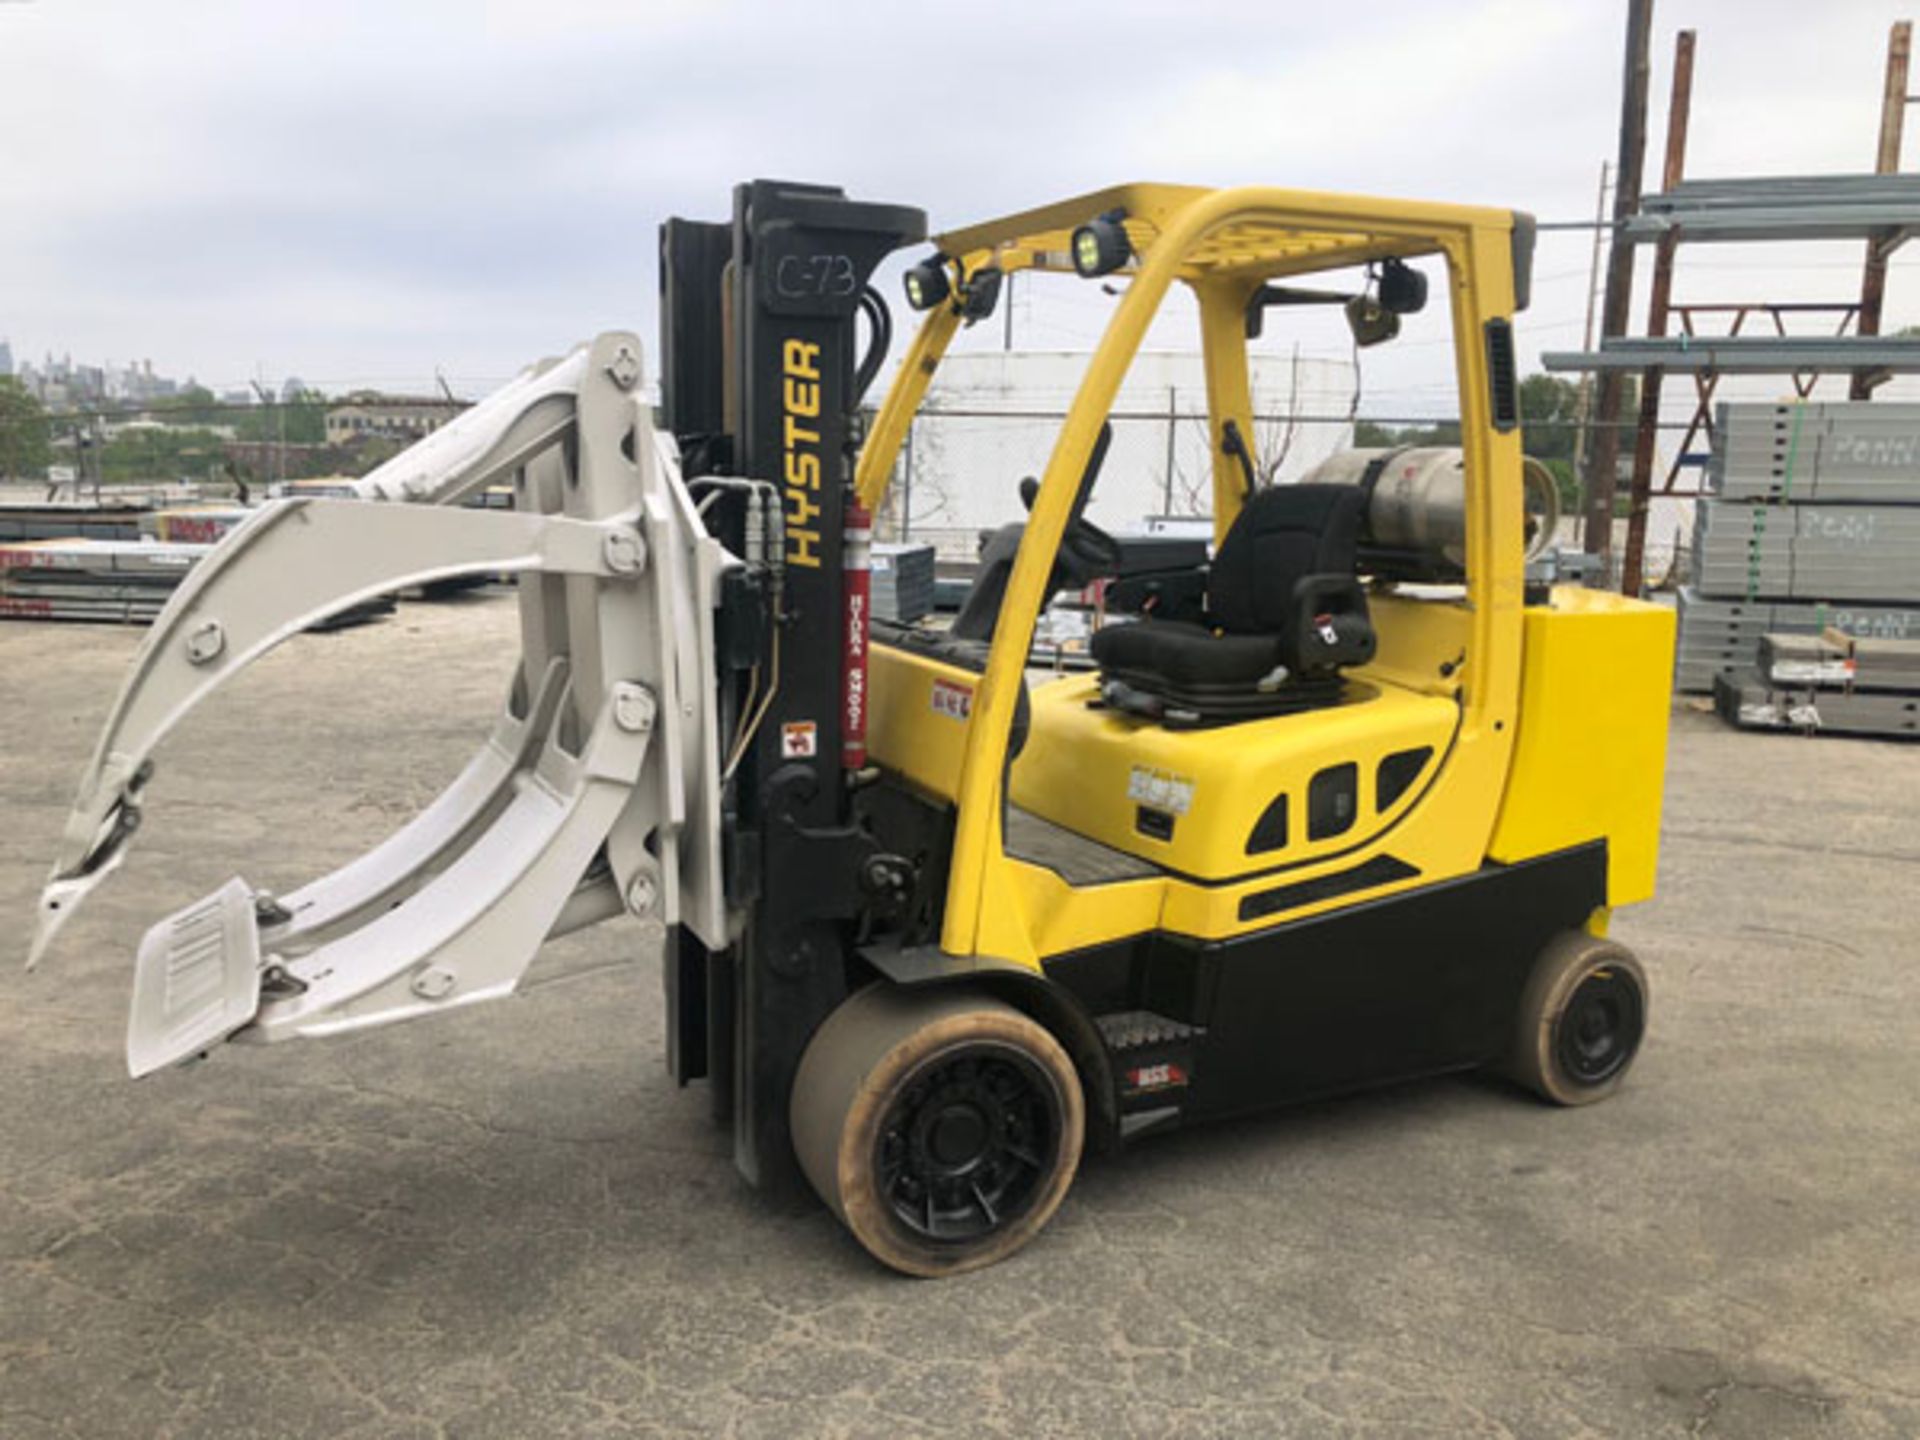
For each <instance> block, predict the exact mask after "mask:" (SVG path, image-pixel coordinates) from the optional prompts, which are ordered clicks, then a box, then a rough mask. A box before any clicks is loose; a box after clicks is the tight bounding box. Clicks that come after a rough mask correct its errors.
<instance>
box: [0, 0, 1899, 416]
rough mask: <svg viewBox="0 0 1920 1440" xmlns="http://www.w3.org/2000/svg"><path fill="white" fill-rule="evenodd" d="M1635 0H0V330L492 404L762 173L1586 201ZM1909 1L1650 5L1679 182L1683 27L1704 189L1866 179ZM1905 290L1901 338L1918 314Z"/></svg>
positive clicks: (634, 323)
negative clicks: (1692, 70)
mask: <svg viewBox="0 0 1920 1440" xmlns="http://www.w3.org/2000/svg"><path fill="white" fill-rule="evenodd" d="M1624 10H1625V7H1624V4H1622V3H1615V0H1488V3H1473V0H1449V3H1446V4H1440V3H1433V0H1429V3H1394V0H1373V3H1369V4H1366V5H1352V4H1310V3H1301V0H1293V3H1281V4H1274V3H1271V0H1267V3H1257V4H1230V3H1216V0H1182V3H1178V4H1170V5H1143V4H1133V3H1111V4H1106V5H1096V4H1092V3H1080V4H1075V5H1071V6H1049V5H1046V4H1044V3H1034V0H1028V3H1022V4H1011V5H1000V4H994V3H983V4H978V5H974V6H950V5H943V6H937V7H936V6H927V7H917V6H910V5H907V4H902V3H893V4H859V3H837V4H831V5H814V6H800V5H793V4H778V3H760V4H723V3H717V4H699V3H691V0H677V3H657V4H654V3H646V0H537V3H517V0H516V3H504V0H503V3H480V0H434V3H406V0H383V3H371V4H362V3H355V0H330V3H327V4H315V5H299V6H294V5H290V4H282V3H272V4H265V3H257V0H256V3H213V0H175V3H171V4H156V3H153V0H97V3H96V0H0V132H3V133H4V136H5V140H4V143H0V338H7V339H10V340H11V341H12V343H13V348H14V352H15V355H16V358H21V359H34V360H37V359H38V358H39V356H40V355H41V354H42V352H44V351H46V350H49V349H51V350H53V351H55V352H65V351H71V352H72V353H73V355H74V357H75V358H76V359H85V360H88V361H93V362H98V361H101V360H105V359H112V360H115V361H125V360H128V359H131V358H137V357H150V358H151V359H152V360H153V362H154V364H155V367H156V368H157V369H159V370H161V371H162V372H165V373H171V374H174V375H184V374H187V373H191V374H193V375H195V376H197V377H198V378H199V379H200V380H201V381H202V382H204V383H208V384H211V385H213V386H214V387H215V388H224V387H229V386H236V385H240V384H243V383H244V382H245V381H246V380H247V379H249V378H252V377H254V376H256V375H258V376H261V377H263V378H265V379H267V380H269V381H278V380H279V379H281V378H282V377H284V376H286V375H288V374H289V373H291V374H297V375H300V376H301V377H303V378H305V379H306V380H307V381H309V382H310V383H316V384H321V385H324V386H327V387H328V388H335V387H342V386H346V385H349V384H355V383H374V384H383V385H388V386H395V387H398V386H409V387H419V386H422V385H425V384H427V383H430V380H431V377H432V375H433V374H434V372H435V370H436V369H438V370H440V371H442V372H443V373H445V374H446V375H447V376H448V377H449V378H450V379H451V380H452V381H453V383H454V384H455V385H456V386H458V387H459V388H461V389H462V390H465V391H468V392H473V391H477V390H480V389H484V388H485V387H486V386H488V385H490V384H493V383H497V382H498V381H499V380H500V379H502V378H504V377H506V376H508V375H510V374H511V373H512V372H513V371H514V370H516V369H517V368H518V367H519V366H520V365H521V364H523V363H525V362H526V361H528V360H530V359H533V358H535V357H537V356H539V355H541V354H545V353H550V352H553V351H555V350H558V349H561V348H564V347H565V346H566V345H568V344H569V343H571V342H573V341H575V340H577V339H581V338H584V337H586V336H589V335H591V334H592V333H593V332H595V331H596V330H600V329H607V328H613V327H619V326H624V327H630V328H635V329H638V330H639V331H640V332H641V333H642V335H644V336H646V337H648V339H649V340H651V337H652V335H653V333H654V326H655V308H654V293H655V285H656V278H655V274H654V231H655V226H656V225H657V224H658V223H659V221H660V220H661V219H663V218H664V217H666V216H668V215H670V214H684V215H690V216H695V217H708V218H719V217H721V216H722V215H723V214H724V213H725V211H726V208H727V205H728V189H729V187H730V185H731V184H732V182H733V181H735V180H737V179H742V178H747V177H750V176H755V175H768V176H778V177H785V178H794V179H807V180H823V181H830V182H833V183H838V184H842V185H844V186H846V187H847V188H848V189H849V190H850V191H852V192H853V193H855V194H856V195H858V196H861V197H864V198H872V199H880V200H893V201H902V202H908V203H914V204H919V205H921V206H923V207H924V208H926V209H927V210H928V212H929V213H930V215H931V217H932V220H933V223H934V225H935V227H936V228H939V227H941V226H949V225H958V224H963V223H966V222H968V221H970V220H974V219H978V218H982V217H984V216H987V215H991V214H995V213H1000V212H1003V211H1007V210H1011V209H1018V208H1021V207H1024V206H1027V205H1030V204H1035V203H1039V202H1042V201H1045V200H1048V199H1053V198H1058V197H1059V196H1061V195H1064V194H1069V193H1073V192H1076V191H1079V190H1084V189H1090V188H1094V187H1096V186H1098V185H1102V184H1106V183H1109V182H1112V181H1115V180H1121V179H1134V178H1151V179H1167V180H1179V181H1191V182H1199V183H1207V184H1228V183H1234V182H1244V181H1258V182H1265V183H1276V184H1283V185H1298V186H1302V187H1308V188H1319V189H1349V190H1359V191H1366V192H1372V193H1376V194H1399V195H1406V196H1413V197H1421V198H1433V199H1445V200H1463V201H1476V202H1484V203H1491V204H1498V205H1508V206H1514V207H1519V208H1524V209H1529V210H1532V211H1534V212H1535V213H1537V214H1538V215H1539V216H1540V217H1541V218H1543V219H1568V218H1576V217H1581V216H1585V215H1588V214H1590V213H1591V211H1592V208H1593V203H1594V188H1595V183H1596V180H1597V178H1598V171H1599V166H1600V163H1601V161H1602V160H1603V159H1609V158H1611V156H1612V155H1613V152H1614V147H1615V130H1616V124H1617V118H1618V106H1619V87H1620V70H1621V46H1622V28H1623V24H1624ZM1902 13H1903V6H1902V5H1901V4H1896V3H1876V0H1823V3H1818V4H1809V3H1805V0H1691V3H1683V0H1662V3H1660V4H1659V5H1658V6H1657V7H1656V14H1655V24H1656V38H1655V43H1654V80H1653V95H1654V102H1653V106H1652V110H1653V122H1652V129H1653V143H1652V153H1651V155H1650V158H1649V171H1650V173H1652V174H1656V175H1657V172H1658V156H1659V147H1660V144H1661V137H1662V134H1663V130H1664V114H1665V107H1666V88H1667V84H1668V79H1669V65H1670V56H1671V53H1672V45H1673V34H1674V31H1675V30H1676V29H1678V28H1681V27H1683V26H1692V27H1696V28H1697V29H1698V30H1699V32H1700V40H1699V47H1700V48H1699V57H1698V62H1697V67H1696V78H1695V88H1694V97H1695V104H1694V126H1693V132H1692V145H1691V155H1690V164H1689V169H1690V173H1693V174H1696V175H1740V174H1745V175H1752V174H1769V173H1782V174H1794V173H1807V172H1817V171H1835V170H1848V171H1860V170H1866V169H1869V168H1871V160H1872V155H1873V148H1874V137H1875V130H1876V126H1877V120H1878V109H1879V91H1880V81H1881V71H1882V65H1883V60H1884V53H1885V46H1886V34H1887V27H1888V25H1889V24H1890V22H1891V21H1893V20H1894V19H1897V18H1900V16H1901V15H1902ZM1917 123H1920V121H1917ZM1913 144H1914V145H1920V137H1915V139H1914V142H1913ZM1912 150H1913V146H1909V153H1912ZM1587 247H1588V240H1587V239H1586V237H1584V236H1582V235H1579V234H1567V235H1555V236H1552V237H1549V238H1548V239H1547V240H1546V241H1545V242H1544V243H1543V245H1542V248H1541V253H1540V257H1539V263H1538V266H1537V271H1538V276H1539V283H1538V286H1537V290H1536V301H1535V306H1534V310H1533V312H1532V314H1531V315H1530V316H1529V317H1527V319H1526V321H1525V322H1524V323H1523V326H1522V333H1523V336H1524V337H1525V340H1526V342H1527V345H1528V348H1529V351H1530V352H1531V351H1532V350H1537V349H1538V348H1540V347H1542V346H1547V347H1563V346H1565V347H1572V346H1575V345H1577V342H1578V339H1579V335H1580V323H1581V317H1582V314H1583V310H1584V306H1585V293H1586V275H1587ZM1858 248H1859V247H1858V246H1857V245H1845V246H1805V247H1796V248H1794V249H1793V250H1791V251H1787V252H1782V251H1780V250H1779V249H1778V248H1775V249H1773V250H1771V251H1770V252H1762V251H1759V250H1755V249H1752V248H1746V249H1740V250H1729V249H1726V248H1725V247H1722V248H1721V249H1720V250H1718V251H1716V252H1712V253H1711V255H1710V256H1709V252H1707V251H1704V250H1701V251H1695V252H1692V253H1690V254H1689V255H1688V257H1687V259H1686V261H1685V263H1684V265H1683V268H1682V271H1681V279H1680V284H1679V291H1680V297H1681V298H1696V299H1704V298H1727V297H1729V296H1736V295H1745V296H1760V295H1766V296H1774V297H1779V296H1789V297H1799V298H1809V299H1819V298H1844V297H1847V296H1849V295H1851V294H1852V293H1853V292H1854V291H1855V289H1856V288H1857V283H1858V282H1857V256H1858ZM1910 274H1911V272H1907V271H1905V270H1904V269H1897V270H1896V274H1895V279H1894V284H1893V287H1892V291H1891V296H1890V301H1889V328H1892V326H1893V325H1895V324H1899V323H1907V322H1911V321H1915V320H1920V288H1917V287H1916V286H1914V285H1912V284H1903V283H1902V280H1903V279H1906V278H1907V277H1908V275H1910ZM1052 286H1053V290H1054V291H1055V292H1056V293H1055V294H1053V295H1051V296H1045V295H1038V294H1037V292H1038V290H1039V288H1040V287H1039V286H1036V287H1035V291H1036V294H1032V295H1028V296H1025V297H1023V298H1022V300H1021V301H1020V304H1019V308H1018V309H1017V310H1016V321H1017V324H1018V327H1019V328H1018V330H1017V341H1018V343H1020V344H1023V345H1024V344H1031V345H1035V346H1049V347H1061V346H1074V345H1084V344H1086V343H1088V342H1089V341H1090V340H1091V339H1092V338H1093V337H1094V335H1095V334H1096V333H1097V330H1096V327H1097V325H1098V323H1099V321H1100V304H1101V301H1100V297H1099V296H1098V295H1097V294H1095V293H1093V292H1092V287H1089V286H1084V285H1076V283H1075V282H1071V281H1055V282H1052ZM891 293H897V292H892V291H890V294H891ZM1643 293H1644V292H1643ZM1636 311H1637V312H1639V313H1640V314H1641V315H1644V300H1641V301H1640V302H1639V303H1637V304H1636ZM1636 323H1638V322H1636ZM996 328H997V327H996ZM980 338H981V337H978V336H976V337H975V339H976V340H979V339H980ZM993 338H994V340H995V341H996V342H997V336H996V337H993ZM1156 338H1158V339H1161V340H1162V341H1163V342H1164V343H1176V344H1177V343H1179V342H1180V340H1181V338H1182V337H1181V336H1178V335H1167V336H1164V337H1156ZM1444 356H1445V349H1444V347H1431V348H1429V350H1428V352H1427V354H1426V356H1425V357H1424V358H1422V357H1421V356H1420V355H1418V354H1417V353H1409V354H1407V355H1404V356H1402V357H1397V358H1396V359H1395V360H1393V361H1383V362H1381V364H1380V373H1379V375H1378V376H1374V375H1373V374H1372V373H1371V368H1370V389H1369V394H1368V398H1369V404H1368V406H1367V407H1366V408H1367V409H1369V410H1370V411H1375V412H1379V413H1398V412H1408V411H1411V412H1416V413H1427V412H1431V411H1432V410H1433V409H1434V407H1435V406H1438V407H1440V408H1442V409H1444V408H1446V407H1447V406H1448V405H1449V404H1450V399H1449V397H1448V396H1447V394H1446V391H1447V390H1448V389H1450V386H1449V384H1448V381H1447V372H1446V369H1445V361H1444ZM1370 367H1371V362H1370Z"/></svg>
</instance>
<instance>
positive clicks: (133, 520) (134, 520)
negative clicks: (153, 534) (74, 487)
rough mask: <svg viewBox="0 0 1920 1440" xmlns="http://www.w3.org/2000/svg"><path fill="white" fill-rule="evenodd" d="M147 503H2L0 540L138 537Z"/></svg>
mask: <svg viewBox="0 0 1920 1440" xmlns="http://www.w3.org/2000/svg"><path fill="white" fill-rule="evenodd" d="M146 514H147V507H146V506H144V505H125V504H112V505H0V542H9V541H18V540H62V539H88V540H138V539H139V538H140V520H141V517H142V516H144V515H146Z"/></svg>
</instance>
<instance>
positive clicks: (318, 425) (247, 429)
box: [226, 390, 327, 445]
mask: <svg viewBox="0 0 1920 1440" xmlns="http://www.w3.org/2000/svg"><path fill="white" fill-rule="evenodd" d="M226 418H227V419H228V420H229V422H230V423H231V424H232V425H233V432H234V435H235V437H236V438H238V439H241V440H260V441H283V442H285V443H286V444H288V445H319V444H322V443H324V442H325V440H326V438H327V397H326V396H325V395H323V394H321V393H320V392H319V391H318V390H300V391H296V392H294V394H293V395H292V396H291V397H290V398H287V399H281V400H275V401H271V402H269V403H267V404H264V405H254V406H251V407H249V408H248V409H246V410H242V411H238V412H234V413H230V414H229V415H228V416H227V417H226Z"/></svg>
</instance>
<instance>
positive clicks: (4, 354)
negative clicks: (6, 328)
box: [0, 340, 13, 375]
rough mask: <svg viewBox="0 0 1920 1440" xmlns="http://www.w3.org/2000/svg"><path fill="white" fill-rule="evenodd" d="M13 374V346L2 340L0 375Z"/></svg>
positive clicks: (0, 342) (0, 343) (0, 347)
mask: <svg viewBox="0 0 1920 1440" xmlns="http://www.w3.org/2000/svg"><path fill="white" fill-rule="evenodd" d="M11 374H13V346H11V345H9V344H8V343H7V342H6V341H4V340H0V375H11Z"/></svg>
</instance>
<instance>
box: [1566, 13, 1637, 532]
mask: <svg viewBox="0 0 1920 1440" xmlns="http://www.w3.org/2000/svg"><path fill="white" fill-rule="evenodd" d="M1652 31H1653V0H1628V5H1627V55H1626V73H1625V74H1624V76H1623V77H1622V85H1621V96H1620V156H1619V160H1618V162H1617V164H1616V166H1615V171H1614V174H1615V177H1616V178H1615V180H1614V187H1613V221H1614V231H1613V242H1612V249H1611V250H1610V251H1609V252H1608V254H1607V292H1606V298H1605V300H1604V302H1603V303H1602V305H1601V314H1600V335H1601V343H1602V344H1604V343H1605V341H1606V337H1608V336H1618V335H1624V334H1626V333H1627V311H1628V309H1629V308H1630V307H1631V305H1632V303H1633V246H1632V245H1631V244H1630V243H1628V241H1627V239H1626V236H1625V234H1624V225H1625V222H1626V220H1627V219H1628V218H1629V217H1631V216H1633V215H1634V214H1636V213H1638V211H1639V209H1640V175H1641V170H1642V168H1643V166H1644V165H1645V163H1646V155H1647V75H1648V68H1649V67H1648V63H1647V45H1648V40H1649V37H1650V35H1651V34H1652ZM1621 389H1622V385H1621V376H1620V372H1619V371H1618V370H1602V371H1601V372H1600V385H1599V391H1600V405H1599V414H1598V416H1597V417H1596V419H1595V424H1597V425H1598V426H1599V427H1600V433H1599V434H1597V435H1595V436H1594V442H1593V452H1592V456H1591V459H1590V461H1589V463H1588V465H1587V513H1586V523H1585V527H1584V531H1583V534H1582V536H1581V544H1582V546H1583V547H1584V548H1585V549H1587V550H1589V551H1591V552H1593V553H1594V554H1596V555H1611V554H1612V553H1613V495H1614V490H1615V489H1616V487H1617V485H1618V482H1619V467H1620V429H1619V426H1620V392H1621Z"/></svg>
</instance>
